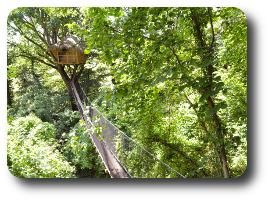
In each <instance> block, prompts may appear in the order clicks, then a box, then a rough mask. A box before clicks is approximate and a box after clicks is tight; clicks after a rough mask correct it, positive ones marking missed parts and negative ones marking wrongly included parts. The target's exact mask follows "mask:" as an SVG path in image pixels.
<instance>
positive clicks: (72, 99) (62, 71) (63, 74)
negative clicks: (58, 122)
mask: <svg viewBox="0 0 270 201" xmlns="http://www.w3.org/2000/svg"><path fill="white" fill-rule="evenodd" d="M57 69H58V72H59V73H60V75H61V77H62V79H63V81H64V82H65V84H66V87H67V89H68V92H69V98H70V102H71V108H72V110H73V111H78V107H77V105H76V100H75V97H74V95H73V91H72V87H71V84H70V82H71V78H69V77H68V75H67V73H66V71H65V69H64V66H62V65H57ZM72 80H73V81H74V84H75V87H76V89H77V92H78V94H79V96H80V99H81V100H83V90H82V88H81V86H80V84H79V77H78V76H77V75H76V74H75V75H73V77H72Z"/></svg>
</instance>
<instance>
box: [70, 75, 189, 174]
mask: <svg viewBox="0 0 270 201" xmlns="http://www.w3.org/2000/svg"><path fill="white" fill-rule="evenodd" d="M78 84H79V83H78ZM71 86H72V89H73V91H75V93H74V95H75V99H76V102H77V103H78V104H79V107H80V108H81V109H80V110H84V107H83V105H82V102H81V101H78V100H77V99H79V100H80V97H79V96H78V94H77V90H76V87H75V84H74V82H73V80H72V81H71ZM82 93H83V94H82V95H83V99H85V100H86V101H85V102H87V103H88V104H89V107H90V108H89V110H90V111H91V110H94V109H95V110H96V111H97V114H99V115H100V116H101V117H102V118H103V119H104V120H105V121H106V123H109V124H110V125H111V126H112V127H113V128H114V129H115V130H117V133H118V134H121V136H122V137H124V138H127V139H128V140H129V142H132V143H134V144H135V145H136V146H137V147H139V148H140V149H141V150H143V151H144V152H145V153H147V154H149V155H150V156H151V157H152V158H153V159H155V160H157V161H158V162H160V163H161V164H163V165H164V168H165V167H167V168H169V169H170V170H172V171H173V172H175V173H176V174H177V175H179V176H180V177H182V178H185V177H184V176H183V175H182V174H181V173H179V172H177V171H176V170H174V169H173V168H172V167H170V166H169V165H167V164H166V163H164V162H163V161H161V160H160V159H158V158H157V157H156V156H154V155H153V154H151V153H150V152H149V151H147V150H146V149H145V148H143V147H142V146H141V145H139V144H138V143H137V142H135V141H134V140H133V139H132V138H130V137H129V136H127V135H126V134H125V133H124V132H122V131H121V130H119V129H118V128H117V127H116V126H115V125H114V124H112V123H111V122H110V121H109V120H108V119H107V118H106V117H104V116H103V115H102V114H101V113H100V112H99V111H98V110H97V109H96V108H93V105H92V103H91V102H90V101H89V99H88V98H87V96H86V95H85V93H84V91H83V90H82ZM80 113H81V115H82V118H83V119H84V121H85V122H86V124H87V126H88V129H89V131H90V127H93V126H94V124H93V123H92V122H91V121H90V119H89V118H88V116H87V115H85V114H82V111H80ZM83 113H85V112H83ZM114 132H115V131H114ZM92 134H93V133H92ZM90 136H91V135H90ZM92 138H93V135H92ZM105 139H106V138H105ZM101 141H102V142H103V143H104V145H105V146H106V148H107V149H108V150H109V151H110V152H111V154H112V155H113V157H114V158H115V160H116V161H117V162H118V163H119V164H120V165H121V166H122V168H123V170H124V171H125V172H126V173H127V175H129V177H131V178H132V176H131V175H130V173H129V172H128V170H127V169H126V168H125V166H124V165H123V164H122V163H121V161H120V159H118V157H117V153H116V154H115V153H114V151H113V150H111V148H110V146H109V145H108V144H107V143H106V140H101ZM128 146H130V145H128ZM129 148H130V147H129ZM101 155H102V154H101ZM102 159H103V161H106V159H104V158H103V157H102ZM143 164H144V163H143ZM105 165H106V163H105ZM106 168H107V169H110V168H109V167H107V165H106ZM164 171H165V169H164ZM109 172H111V171H109ZM110 174H111V173H110ZM164 174H165V173H164ZM111 176H112V175H111Z"/></svg>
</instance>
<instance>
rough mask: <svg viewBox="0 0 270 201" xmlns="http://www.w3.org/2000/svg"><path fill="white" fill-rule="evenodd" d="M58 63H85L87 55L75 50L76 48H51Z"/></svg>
mask: <svg viewBox="0 0 270 201" xmlns="http://www.w3.org/2000/svg"><path fill="white" fill-rule="evenodd" d="M51 52H52V53H53V55H54V56H55V58H56V59H57V61H56V62H55V63H58V64H80V63H85V62H86V60H87V55H86V54H84V53H83V52H80V51H77V50H76V49H68V50H67V51H66V52H63V51H62V50H51Z"/></svg>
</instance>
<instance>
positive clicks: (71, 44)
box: [46, 36, 88, 64]
mask: <svg viewBox="0 0 270 201" xmlns="http://www.w3.org/2000/svg"><path fill="white" fill-rule="evenodd" d="M77 42H78V39H77V38H76V37H74V36H68V37H66V38H64V40H63V43H62V44H61V42H58V43H55V44H53V45H51V46H50V47H49V48H48V49H47V51H46V53H48V52H49V50H50V51H51V52H52V54H53V55H54V57H55V58H56V61H54V63H57V64H82V63H85V62H86V60H87V57H88V55H87V54H84V50H85V49H86V48H87V46H86V45H85V44H84V43H77Z"/></svg>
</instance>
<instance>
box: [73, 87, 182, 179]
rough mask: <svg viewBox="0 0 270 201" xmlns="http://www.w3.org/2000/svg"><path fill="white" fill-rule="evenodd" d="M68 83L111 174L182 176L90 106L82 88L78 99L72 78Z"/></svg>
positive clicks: (128, 176) (161, 176)
mask: <svg viewBox="0 0 270 201" xmlns="http://www.w3.org/2000/svg"><path fill="white" fill-rule="evenodd" d="M71 86H72V90H73V93H74V96H75V99H76V102H77V106H78V109H79V112H80V114H81V116H82V118H83V120H84V121H85V122H86V127H87V129H88V131H89V135H90V137H91V138H92V141H93V143H94V144H95V146H96V148H97V151H98V152H99V154H100V157H101V158H102V160H103V163H104V165H105V166H106V169H107V170H108V172H109V173H110V175H111V177H113V178H185V177H184V176H183V175H182V174H180V173H179V172H177V171H176V170H174V169H173V168H171V167H170V166H169V165H167V164H166V163H164V162H162V161H161V160H159V159H158V158H157V157H155V156H154V155H153V154H151V153H150V152H149V151H147V150H146V149H144V148H143V147H142V146H140V145H139V144H138V143H137V142H135V141H134V140H133V139H132V138H130V137H129V136H127V135H126V134H125V133H123V132H122V131H120V130H119V129H118V128H117V127H116V126H115V125H113V124H112V123H111V122H110V121H109V120H107V119H106V118H105V117H104V116H103V115H102V114H101V113H100V112H99V111H98V110H97V109H96V108H94V107H93V105H92V103H91V102H90V101H89V99H88V98H87V96H86V95H85V93H84V92H83V90H81V91H82V92H81V93H82V94H80V95H81V97H82V100H81V99H80V96H79V94H78V93H77V90H76V87H75V85H74V83H73V82H71Z"/></svg>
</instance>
